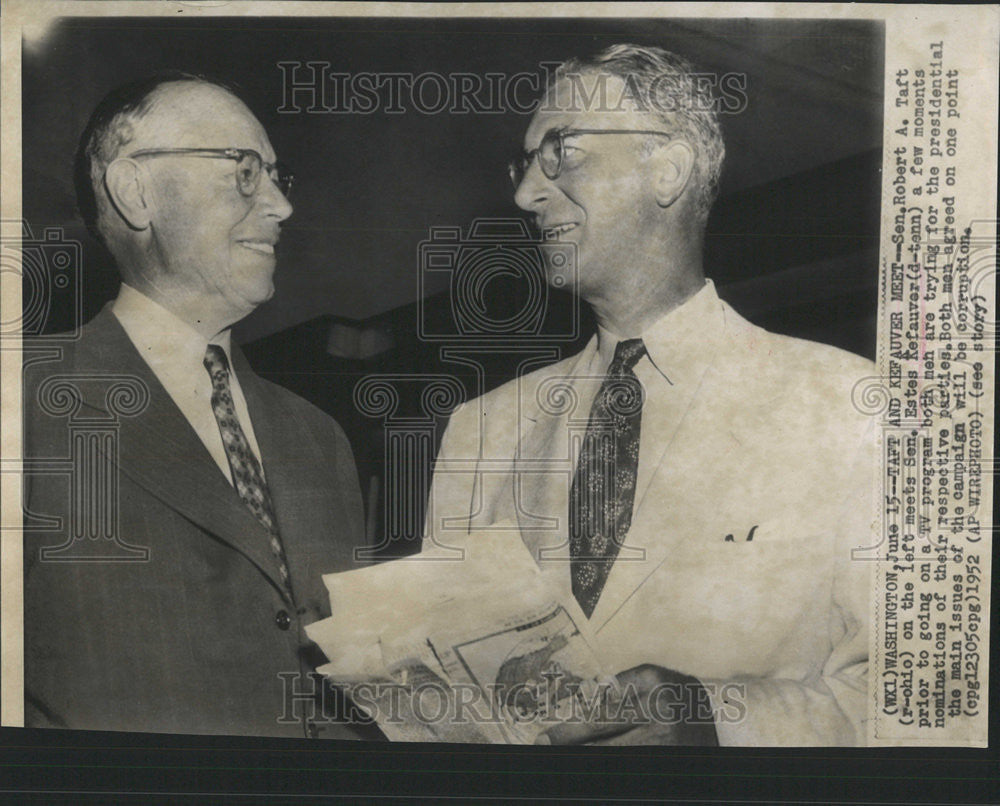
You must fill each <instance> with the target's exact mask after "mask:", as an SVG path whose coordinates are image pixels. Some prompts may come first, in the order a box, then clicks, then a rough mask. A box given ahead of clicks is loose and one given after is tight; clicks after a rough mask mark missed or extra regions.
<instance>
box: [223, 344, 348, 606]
mask: <svg viewBox="0 0 1000 806" xmlns="http://www.w3.org/2000/svg"><path fill="white" fill-rule="evenodd" d="M232 355H233V368H234V370H235V372H236V374H237V376H238V377H239V379H240V388H241V389H242V390H243V396H244V397H245V398H246V402H247V410H248V411H249V413H250V418H251V419H252V420H253V422H254V434H255V436H256V437H257V442H258V444H259V445H260V452H261V456H262V461H263V465H264V474H265V476H266V478H267V486H268V489H269V490H270V493H271V501H272V503H273V504H274V511H275V514H276V516H277V519H278V530H279V532H280V534H281V542H282V545H283V547H284V551H285V558H286V560H287V561H288V570H289V573H290V575H291V578H292V584H293V588H294V593H295V598H296V600H298V602H299V603H302V602H304V601H305V600H306V598H307V597H306V593H307V591H306V587H305V586H307V585H310V584H313V585H315V584H317V583H319V581H320V575H319V573H317V571H316V569H315V568H312V567H310V566H311V564H312V561H313V560H314V557H313V555H312V554H311V553H310V550H311V549H312V548H314V547H315V546H317V544H318V543H321V542H323V541H329V543H332V542H333V539H334V534H333V533H332V528H333V527H332V525H331V524H330V523H328V522H325V521H324V520H323V519H322V518H321V515H320V512H321V510H322V508H331V509H332V508H336V506H337V504H338V502H337V501H336V500H335V499H334V498H333V497H332V496H333V495H334V492H333V491H335V490H337V480H336V478H334V474H333V472H332V466H333V459H332V457H328V456H322V455H319V451H318V450H317V448H316V446H315V444H314V443H313V442H311V441H310V439H309V437H308V433H309V432H308V429H307V427H306V425H305V424H304V423H302V422H301V421H300V420H299V419H298V418H297V417H294V416H293V414H292V413H291V412H289V411H288V407H287V406H282V405H281V401H280V400H279V399H278V398H276V396H275V394H274V391H273V390H271V389H269V388H268V386H267V384H266V383H265V382H264V381H263V380H262V379H261V378H260V377H258V376H257V375H256V373H254V372H253V370H252V369H251V368H250V365H249V363H248V362H247V360H246V358H245V357H244V356H243V354H242V352H241V351H240V350H239V348H238V347H236V346H235V345H234V346H233V348H232ZM314 454H316V455H314ZM326 474H329V478H323V476H324V475H326ZM313 490H323V491H325V494H323V495H322V497H321V498H319V499H318V500H317V499H316V498H315V497H312V498H310V496H311V495H312V491H313ZM304 502H305V504H306V505H305V506H304V505H303V503H304ZM321 524H322V525H321ZM319 532H322V533H319ZM324 548H325V550H324V556H325V558H326V560H327V561H332V558H331V557H330V552H331V548H330V545H329V544H328V545H326V546H325V547H324ZM319 587H320V588H322V586H319ZM311 594H316V591H311ZM322 594H323V596H324V597H325V589H322ZM313 598H315V595H314V596H313Z"/></svg>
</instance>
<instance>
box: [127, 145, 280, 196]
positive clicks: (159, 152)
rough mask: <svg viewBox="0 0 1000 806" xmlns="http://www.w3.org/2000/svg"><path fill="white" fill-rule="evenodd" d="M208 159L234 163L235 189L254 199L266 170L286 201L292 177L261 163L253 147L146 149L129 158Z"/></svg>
mask: <svg viewBox="0 0 1000 806" xmlns="http://www.w3.org/2000/svg"><path fill="white" fill-rule="evenodd" d="M175 156H176V157H207V158H209V159H224V160H235V161H236V189H237V190H239V192H240V193H241V194H243V195H244V196H253V195H254V194H255V193H256V192H257V188H258V186H259V185H260V176H261V171H262V170H264V171H267V175H268V176H269V177H270V178H271V181H272V182H274V184H276V185H277V186H278V190H280V191H281V193H282V194H283V195H284V196H285V198H288V194H289V193H290V192H291V190H292V182H293V180H294V179H295V175H294V174H293V173H292V172H291V171H289V170H288V167H287V166H285V165H283V164H282V163H280V162H273V163H271V162H264V158H263V157H261V155H260V154H258V153H257V152H256V151H254V150H253V149H252V148H146V149H142V150H141V151H133V152H132V153H131V154H129V155H128V157H127V158H128V159H142V158H144V157H175Z"/></svg>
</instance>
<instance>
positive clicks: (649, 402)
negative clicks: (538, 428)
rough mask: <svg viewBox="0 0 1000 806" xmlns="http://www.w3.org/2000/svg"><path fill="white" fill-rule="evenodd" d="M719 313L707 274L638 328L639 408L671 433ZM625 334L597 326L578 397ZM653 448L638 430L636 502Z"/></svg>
mask: <svg viewBox="0 0 1000 806" xmlns="http://www.w3.org/2000/svg"><path fill="white" fill-rule="evenodd" d="M718 318H719V298H718V295H717V293H716V291H715V284H714V283H713V282H712V281H711V280H708V279H706V280H705V284H704V285H703V286H702V287H701V289H699V290H698V292H697V293H695V294H694V296H692V297H691V298H689V299H687V300H685V301H684V303H683V304H681V305H679V306H678V307H676V308H674V309H673V310H672V311H670V312H669V313H668V314H666V315H664V316H662V317H660V318H659V319H657V320H656V322H654V323H653V324H652V325H650V327H649V328H647V329H646V331H645V332H644V333H643V334H642V336H641V338H642V341H643V344H644V345H645V346H646V355H644V356H643V357H642V358H640V359H639V361H638V362H637V363H636V365H635V367H634V369H633V372H635V375H636V377H637V378H638V379H639V382H640V383H641V384H642V388H643V390H644V392H645V401H644V403H643V410H642V420H643V422H644V423H647V422H653V423H655V427H656V428H657V429H658V430H659V431H661V432H663V433H673V432H674V431H675V430H676V429H677V426H678V425H679V424H680V418H681V417H682V416H683V414H684V411H685V409H686V408H687V404H688V401H689V400H690V397H691V395H692V394H693V392H694V389H695V387H696V386H697V384H698V383H699V382H700V380H701V376H702V374H703V372H704V370H705V367H706V366H707V364H708V362H709V360H710V359H711V355H710V354H708V353H706V351H705V350H704V349H703V346H702V344H701V342H702V336H703V335H704V333H705V331H706V329H708V328H710V327H712V326H713V325H715V324H716V320H717V319H718ZM625 338H626V337H624V336H618V335H617V334H615V333H612V332H611V331H610V330H606V329H605V328H603V327H598V329H597V351H596V352H595V353H594V355H593V357H592V358H591V360H590V362H589V364H588V365H587V375H588V376H592V378H593V382H592V383H591V386H592V387H593V388H592V389H589V388H588V389H587V390H586V392H583V393H582V394H581V399H588V398H589V399H590V400H591V401H593V399H594V397H595V396H596V395H597V389H598V388H599V387H600V382H601V380H602V379H603V378H604V377H605V376H606V375H607V372H608V367H610V366H611V361H612V360H613V359H614V356H615V347H616V346H617V345H618V342H620V341H623V340H624V339H625ZM584 395H586V398H585V397H584ZM588 410H589V409H588ZM640 434H641V432H640ZM657 448H658V446H657V445H656V444H655V443H654V441H653V440H651V439H650V438H649V437H648V436H646V438H642V436H640V439H639V467H638V469H637V474H636V493H637V495H636V500H635V505H638V503H639V500H640V494H641V492H642V491H644V490H645V489H646V487H647V485H648V482H649V476H650V473H651V472H652V470H653V468H655V466H656V464H657V462H658V461H659V459H660V456H659V455H657V454H658V451H657ZM575 458H576V452H574V459H575Z"/></svg>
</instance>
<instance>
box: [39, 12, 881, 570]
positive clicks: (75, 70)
mask: <svg viewBox="0 0 1000 806" xmlns="http://www.w3.org/2000/svg"><path fill="white" fill-rule="evenodd" d="M883 35H884V34H883V27H882V25H881V24H880V23H873V22H867V21H850V20H847V21H828V20H798V21H796V20H782V21H777V20H694V19H690V20H653V19H630V20H615V19H611V20H600V21H596V20H579V19H552V20H538V19H535V20H516V19H515V20H485V19H450V20H444V19H442V20H429V19H303V18H294V19H279V18H268V19H252V18H248V19H201V20H169V19H157V20H150V19H130V18H123V19H100V18H87V19H83V18H80V19H64V20H62V21H61V22H60V23H59V24H58V25H56V26H55V27H54V28H52V29H50V30H49V31H48V32H47V33H46V35H45V36H44V38H42V39H39V40H32V41H26V42H25V47H24V56H23V70H24V72H23V93H22V98H23V104H24V109H23V167H24V177H23V179H24V183H23V187H24V192H23V209H24V216H25V219H26V220H27V222H28V224H29V225H30V227H31V228H32V231H33V233H34V234H35V236H36V237H41V233H42V231H43V230H44V229H46V228H51V227H58V228H61V231H62V232H63V233H64V237H66V238H69V239H73V240H79V241H80V242H81V244H82V268H81V271H80V282H79V288H78V291H79V303H80V305H79V309H80V312H77V311H76V310H75V306H73V305H70V304H69V299H70V297H71V295H70V294H69V293H68V292H62V294H61V296H60V295H59V294H56V295H55V296H54V303H53V305H52V306H51V309H50V310H49V311H48V315H47V316H46V317H43V318H44V323H43V324H42V327H43V329H44V330H45V331H46V332H58V331H61V330H65V329H67V328H70V327H72V326H73V325H74V324H75V321H74V320H75V319H76V318H77V317H79V316H81V315H82V319H83V320H84V321H86V320H87V319H89V318H90V317H91V316H93V315H94V314H95V313H96V312H97V311H98V310H99V309H100V308H101V306H102V305H103V304H104V303H105V302H106V301H107V300H108V299H111V298H113V296H114V295H115V293H116V290H117V278H116V275H115V272H114V270H113V268H112V267H111V265H110V262H109V259H108V256H107V255H106V254H105V253H104V252H103V250H102V249H100V248H99V247H98V246H97V245H96V244H95V242H94V241H93V240H92V239H91V238H90V237H89V236H88V235H87V234H86V233H85V231H84V229H83V227H82V224H81V222H80V219H79V217H78V215H77V213H76V210H75V201H74V197H73V190H72V185H71V179H70V178H71V175H72V172H71V164H72V156H73V153H74V150H75V148H76V145H77V138H78V137H79V133H80V131H82V129H83V127H84V125H85V124H86V121H87V118H88V117H89V115H90V113H91V110H92V109H93V107H94V106H95V105H96V103H97V102H98V101H99V100H100V98H101V97H103V96H104V94H105V93H106V92H108V91H109V90H110V89H112V88H113V87H115V86H117V85H119V84H121V83H123V82H125V81H128V80H131V79H135V78H138V77H141V76H145V75H148V74H150V73H152V72H155V71H157V70H163V69H168V68H177V69H182V70H185V71H187V72H193V73H199V74H206V75H208V76H211V77H214V78H217V79H220V80H223V81H225V82H226V83H228V84H231V85H234V86H235V87H236V88H237V89H238V90H239V92H240V93H241V95H242V96H243V97H244V99H245V100H246V101H247V102H248V104H249V106H250V107H251V109H252V110H253V111H254V112H255V114H256V115H257V116H258V117H259V118H260V120H261V122H262V123H263V125H264V127H265V128H266V129H267V131H268V132H269V134H270V138H271V141H272V143H273V144H274V147H275V149H276V151H277V153H278V155H279V158H280V159H282V160H283V161H285V162H287V163H289V164H290V165H291V166H292V168H293V169H294V170H295V173H296V177H297V178H296V184H295V187H294V190H293V196H292V201H293V204H294V205H295V212H294V214H293V216H292V217H291V218H290V219H289V220H288V221H287V222H286V224H285V226H284V227H283V233H282V240H281V244H280V245H279V247H278V269H277V274H276V279H275V284H276V294H275V297H274V299H273V300H272V301H271V302H269V303H268V304H266V305H264V306H262V307H261V308H260V309H259V310H258V311H256V312H255V313H254V314H252V315H251V316H250V317H248V318H247V319H246V320H245V321H244V322H242V323H240V324H239V325H237V326H236V328H235V335H236V338H237V340H238V341H239V342H241V343H242V344H244V345H245V346H246V350H247V354H248V357H249V358H250V360H251V363H252V364H253V365H254V366H255V367H256V368H257V369H258V371H260V372H261V374H263V375H264V376H265V377H268V378H270V379H271V380H274V381H276V382H278V383H280V384H282V385H284V386H286V387H288V388H290V389H292V390H294V391H296V392H298V393H299V394H301V395H302V396H304V397H306V398H307V399H309V400H310V401H312V402H313V403H315V404H316V405H318V406H319V407H320V408H322V409H324V410H325V411H327V412H329V413H330V414H332V415H333V416H334V417H335V418H336V419H337V420H338V421H339V422H340V423H341V425H342V426H343V427H344V428H345V430H346V431H347V433H348V436H349V437H350V439H351V442H352V445H353V447H354V451H355V455H356V459H357V462H358V466H359V471H360V476H361V482H362V490H363V493H364V496H365V500H366V506H367V507H368V512H369V517H368V521H369V533H370V537H371V539H372V540H376V541H379V540H383V539H388V540H389V542H390V543H393V544H395V546H394V547H393V546H386V548H387V549H391V551H392V552H396V551H397V550H398V552H404V553H405V552H408V551H412V550H414V549H415V548H416V546H417V540H418V538H419V532H420V524H421V523H422V518H423V506H424V501H425V499H426V486H427V477H428V474H429V469H430V463H431V461H432V459H433V454H434V451H435V449H436V445H437V442H438V440H439V438H440V434H441V431H442V426H443V423H444V421H445V418H444V416H442V415H441V413H440V412H438V413H436V414H434V413H430V412H428V411H427V410H426V408H425V407H424V405H423V404H422V402H421V399H422V398H421V395H422V393H423V392H424V391H425V389H426V385H427V383H428V382H429V380H430V377H431V376H434V375H452V376H454V377H455V378H457V379H458V381H459V383H460V385H461V387H462V394H461V395H460V396H458V397H457V398H455V400H456V401H457V400H458V399H461V397H470V396H473V395H475V394H478V393H481V392H483V391H488V390H489V389H491V388H493V387H495V386H497V385H499V384H500V383H502V382H504V381H506V380H508V379H509V378H511V377H513V376H514V374H515V373H516V371H517V357H516V356H515V355H514V354H513V353H512V351H511V350H510V349H508V348H509V347H510V346H512V345H516V344H518V343H522V342H523V339H521V337H520V336H516V337H513V338H512V339H511V340H508V342H507V344H506V346H504V345H498V344H496V343H491V344H490V345H488V349H487V350H486V352H485V353H483V354H481V355H480V358H479V362H480V364H481V367H482V369H481V371H476V370H475V369H473V368H472V367H470V366H469V365H468V364H463V363H460V362H455V361H453V360H447V359H446V357H445V355H444V354H443V352H442V350H443V349H445V348H447V347H448V346H459V347H462V346H467V345H468V344H469V343H470V339H471V341H472V342H473V343H475V342H476V337H475V336H471V337H470V336H469V335H468V334H464V335H463V334H462V333H460V332H459V329H458V326H457V325H456V323H455V321H454V319H455V313H454V312H455V306H454V304H453V303H454V301H455V299H454V297H453V296H452V295H451V293H450V289H449V283H448V282H447V275H446V274H444V275H443V274H442V273H440V272H439V273H435V274H434V275H429V274H426V273H425V274H424V279H425V280H426V282H424V283H421V282H419V280H420V278H421V269H420V265H421V264H420V244H421V242H422V241H425V240H427V239H428V237H429V236H430V233H431V228H433V227H443V226H450V227H459V228H461V231H462V233H463V234H465V235H466V236H467V234H468V227H469V225H470V224H471V222H472V221H473V220H475V219H477V218H482V217H513V216H520V215H521V213H520V211H519V210H518V208H517V207H516V206H515V205H514V203H513V199H512V195H513V194H512V190H511V187H510V183H509V180H508V178H507V174H506V160H507V158H508V157H509V155H510V154H511V151H512V149H513V148H514V147H515V146H516V145H517V144H519V142H520V138H521V136H522V135H523V132H524V129H525V128H526V126H527V123H528V120H529V118H528V116H527V115H525V114H518V113H516V112H508V113H506V114H466V115H456V114H449V113H447V112H443V113H440V114H433V115H428V114H423V113H421V112H420V111H418V110H417V109H415V108H413V107H408V108H407V109H406V111H405V112H403V113H401V114H390V113H387V112H385V111H384V106H383V107H381V108H380V109H379V110H378V111H376V112H374V113H373V114H370V115H361V114H323V113H309V112H307V111H305V108H306V107H308V105H309V103H310V102H309V98H308V96H305V95H302V94H299V95H296V96H295V97H294V101H295V102H296V103H297V105H298V106H299V107H300V108H301V109H302V110H303V111H300V112H292V113H287V112H286V113H280V112H278V109H279V108H280V107H281V106H282V105H283V103H286V99H285V97H284V95H283V92H284V89H285V87H284V85H285V74H284V73H283V72H282V70H281V69H279V67H278V63H279V62H300V63H303V64H304V63H305V62H310V61H321V62H329V63H330V68H329V69H330V70H331V71H334V72H339V73H351V74H356V73H360V72H369V73H392V72H404V73H410V74H413V75H416V74H419V73H423V72H425V71H428V72H437V73H441V74H446V75H447V74H449V73H455V72H465V73H470V72H471V73H477V74H480V75H482V74H485V73H504V74H506V75H508V76H509V75H513V74H516V73H525V72H526V73H535V74H542V73H543V69H542V67H541V66H540V65H541V63H543V62H560V61H563V60H564V59H566V58H568V57H569V56H572V55H575V54H586V53H590V52H593V51H595V50H598V49H600V48H603V47H605V46H607V45H610V44H614V43H617V42H637V43H640V44H653V45H660V46H664V47H666V48H668V49H672V50H676V51H677V52H679V53H681V54H683V55H685V56H687V57H688V58H689V59H691V60H693V61H694V62H695V63H696V65H697V66H698V67H699V68H700V69H702V70H703V71H705V72H707V73H714V74H718V75H720V76H721V75H724V74H727V73H738V74H744V75H745V76H746V85H745V86H746V96H747V99H748V104H747V105H746V108H745V109H741V110H740V111H739V112H737V113H735V114H724V115H722V126H723V133H724V136H725V139H726V147H727V159H726V163H725V167H724V171H723V176H722V184H721V193H720V199H719V201H718V203H717V204H716V207H715V209H714V210H713V213H712V216H711V219H710V221H709V227H708V237H707V244H706V272H707V273H708V275H709V276H711V277H713V278H714V279H715V281H716V284H717V285H718V287H719V290H720V293H721V295H722V296H723V298H725V299H726V300H728V301H729V302H731V303H732V304H733V305H734V306H735V307H736V308H737V310H739V311H740V312H741V313H743V314H744V315H745V316H747V317H748V318H750V319H751V320H752V321H754V322H755V323H757V324H760V325H762V326H764V327H766V328H768V329H770V330H775V331H778V332H782V333H788V334H791V335H795V336H799V337H803V338H809V339H813V340H817V341H823V342H827V343H830V344H834V345H837V346H840V347H843V348H845V349H848V350H851V351H853V352H857V353H860V354H863V355H866V356H869V357H873V356H874V345H875V313H876V281H877V274H878V272H877V255H878V245H877V239H878V227H879V200H880V188H881V181H880V166H881V143H882V63H883ZM295 77H296V79H297V80H298V81H302V80H304V79H305V78H306V77H307V74H306V73H305V72H303V71H300V72H298V73H297V74H296V76H295ZM521 97H522V98H523V97H525V96H524V94H522V96H521ZM288 100H289V101H291V100H292V99H288ZM328 102H329V101H328ZM421 295H423V297H426V299H423V298H422V297H421ZM29 297H30V294H29V293H26V294H25V298H26V300H27V299H28V298H29ZM524 299H525V297H524V288H523V287H519V286H518V284H517V282H516V281H510V280H509V279H508V280H502V279H500V280H495V281H493V282H490V283H488V284H487V285H486V288H485V304H486V306H487V309H488V311H487V312H488V314H489V315H490V316H492V317H494V318H496V319H503V318H509V317H511V316H513V315H515V314H517V312H518V311H519V310H521V308H522V307H523V305H524ZM543 301H544V302H545V304H546V311H547V312H546V315H545V317H544V320H543V321H542V322H541V324H540V325H539V328H538V334H537V335H538V336H539V339H536V346H539V347H544V346H545V345H548V346H549V348H550V351H549V356H550V357H549V358H548V359H547V360H550V361H551V360H555V359H556V358H558V357H559V356H565V355H568V354H571V353H573V352H576V351H577V350H579V349H580V348H581V347H582V345H583V344H584V343H585V342H586V340H587V338H588V337H589V334H590V332H591V329H592V327H593V323H592V321H591V319H590V317H589V315H588V311H586V310H585V309H582V310H581V309H580V306H578V305H577V304H576V303H575V302H574V300H573V299H572V298H571V297H570V296H568V295H567V294H563V293H556V292H546V298H545V299H544V300H543ZM26 304H27V303H26ZM428 331H431V332H434V333H436V334H439V335H440V334H445V335H447V334H449V333H450V334H452V335H453V336H454V338H451V339H445V340H444V341H428V340H427V339H424V338H421V337H420V335H421V333H426V332H428ZM546 337H547V339H546ZM539 342H540V343H539ZM373 373H388V374H394V375H401V374H405V375H410V376H411V379H410V380H408V381H396V382H394V384H395V386H396V388H397V390H398V393H399V399H400V403H399V407H398V409H397V411H396V413H395V417H396V421H397V422H398V420H399V418H401V417H402V418H410V419H414V420H415V421H419V426H418V428H424V429H425V430H426V431H428V432H429V434H430V436H429V437H426V438H424V439H423V440H422V441H418V444H416V445H415V446H411V448H410V449H409V451H408V453H406V454H405V455H403V454H394V455H392V456H388V455H387V453H386V434H387V431H386V428H385V426H387V425H391V423H389V422H388V421H386V420H384V419H383V418H378V417H372V416H369V415H368V414H367V413H365V412H363V411H361V410H359V407H358V406H357V405H356V404H355V401H354V397H353V391H352V390H353V389H354V387H355V384H356V383H357V381H358V380H359V379H361V378H363V377H365V376H368V375H371V374H373ZM386 466H388V467H390V468H406V469H408V470H407V476H406V480H405V481H404V482H403V487H404V488H405V489H404V490H403V492H401V493H400V495H401V496H403V497H405V498H407V499H408V501H404V500H402V499H401V498H399V497H394V496H393V495H391V494H390V496H389V497H387V496H386V495H385V493H384V490H385V489H386V488H387V485H386V481H387V479H386V470H385V467H386ZM411 468H412V472H409V469H411ZM388 486H389V487H390V488H391V487H392V484H389V485H388ZM393 519H395V520H393ZM390 521H393V522H392V523H390Z"/></svg>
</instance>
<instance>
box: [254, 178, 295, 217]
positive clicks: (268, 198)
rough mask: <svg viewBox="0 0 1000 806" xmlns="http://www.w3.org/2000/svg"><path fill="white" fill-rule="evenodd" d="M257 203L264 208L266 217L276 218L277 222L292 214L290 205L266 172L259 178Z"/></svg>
mask: <svg viewBox="0 0 1000 806" xmlns="http://www.w3.org/2000/svg"><path fill="white" fill-rule="evenodd" d="M257 203H258V204H259V205H261V206H262V207H263V208H264V211H265V212H266V213H267V215H269V216H273V217H274V218H277V219H278V221H284V220H285V219H286V218H288V217H289V216H290V215H291V214H292V209H293V208H292V203H291V202H290V201H288V197H286V196H285V194H284V193H282V192H281V190H280V189H279V188H278V185H277V183H275V181H274V180H273V179H272V178H271V177H270V176H269V175H268V173H267V172H266V171H264V172H262V175H261V178H260V187H259V188H258V189H257Z"/></svg>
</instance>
